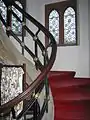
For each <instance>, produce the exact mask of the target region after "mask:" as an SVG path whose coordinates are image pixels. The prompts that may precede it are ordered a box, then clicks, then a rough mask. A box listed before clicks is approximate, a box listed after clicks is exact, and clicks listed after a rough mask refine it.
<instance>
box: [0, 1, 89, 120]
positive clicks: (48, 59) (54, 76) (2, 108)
mask: <svg viewBox="0 0 90 120" xmlns="http://www.w3.org/2000/svg"><path fill="white" fill-rule="evenodd" d="M2 1H3V2H4V4H5V6H6V7H7V11H6V12H7V20H6V21H5V20H4V19H3V16H2V15H1V14H0V20H1V21H2V23H3V25H4V26H5V28H6V33H5V32H4V31H3V29H2V28H0V33H1V36H2V42H1V40H0V44H1V43H3V44H2V45H4V46H3V47H5V50H6V51H4V52H5V53H6V55H7V56H8V58H9V60H10V61H11V63H12V64H6V63H5V64H2V63H0V87H1V84H2V83H3V82H1V81H2V73H3V68H5V69H8V68H22V69H23V72H24V73H23V77H22V88H23V89H22V92H21V93H19V94H18V95H17V96H16V97H14V98H13V99H11V100H9V101H8V102H6V101H4V104H1V95H0V120H13V119H14V120H43V119H44V120H50V119H51V116H52V115H53V113H52V114H47V113H49V112H50V109H49V105H50V104H48V102H51V96H50V93H49V85H50V88H51V92H52V96H53V101H54V120H90V115H89V111H90V78H75V77H74V76H75V72H74V71H68V72H67V71H61V72H60V71H58V72H57V71H52V72H50V70H51V68H52V66H53V64H54V61H55V58H56V51H57V45H56V42H55V40H54V38H53V36H52V35H51V34H50V32H49V31H48V30H47V29H46V28H45V27H44V26H42V25H41V24H40V23H39V22H38V21H37V20H36V19H35V18H33V17H32V16H31V15H29V14H28V13H27V12H25V11H24V10H23V9H22V8H20V7H19V6H18V5H17V4H16V3H15V1H14V0H2ZM12 6H13V7H15V9H17V10H18V11H19V12H21V13H22V14H23V16H24V18H25V19H26V21H28V22H31V24H33V25H34V27H36V31H34V32H33V31H32V30H31V29H30V28H29V27H28V26H27V25H26V24H25V22H24V21H23V20H21V19H20V18H19V17H18V16H17V14H16V13H15V12H14V11H13V9H12ZM12 15H13V16H14V17H15V18H16V19H17V20H18V21H19V22H20V23H21V25H22V36H21V39H20V38H19V37H18V36H17V35H16V34H15V33H14V32H13V31H12V29H11V26H10V25H11V17H12ZM24 30H25V31H26V32H27V34H29V35H30V39H28V41H29V40H30V41H32V42H33V45H34V50H32V49H31V48H29V46H27V45H26V44H25V36H24V32H23V31H24ZM1 31H2V32H1ZM41 34H42V36H44V37H47V38H48V39H50V43H49V44H48V45H47V46H45V45H44V44H43V43H42V39H40V38H39V36H40V35H41ZM10 36H12V37H13V38H14V39H15V40H16V41H17V42H18V43H19V45H20V46H21V49H22V52H21V53H22V54H21V53H20V52H19V51H18V50H17V49H16V48H15V46H14V45H13V43H12V42H10V39H9V37H10ZM6 48H7V49H6ZM11 48H12V49H11ZM38 48H39V49H38ZM49 48H50V51H51V53H48V49H49ZM0 52H1V51H0ZM25 52H27V53H28V54H29V55H30V57H31V58H32V61H33V63H32V62H31V61H30V60H29V59H27V58H26V57H25V56H24V55H25ZM39 54H40V55H41V56H42V58H43V60H41V59H40V58H39ZM2 55H3V54H2ZM12 56H13V57H12ZM5 77H6V76H5ZM17 81H18V80H17ZM6 84H7V83H6ZM5 87H6V86H5ZM43 91H44V94H43ZM1 92H2V91H1V89H0V93H1ZM15 92H16V91H15ZM41 94H43V95H41ZM40 99H41V101H42V105H41V102H40V101H39V100H40ZM21 103H22V104H21ZM20 104H21V107H22V109H21V110H20V112H19V113H18V114H16V109H15V108H16V106H17V105H20ZM44 115H46V116H48V115H50V116H49V117H47V118H44ZM51 120H53V119H51Z"/></svg>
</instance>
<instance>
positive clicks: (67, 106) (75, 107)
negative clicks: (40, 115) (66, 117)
mask: <svg viewBox="0 0 90 120" xmlns="http://www.w3.org/2000/svg"><path fill="white" fill-rule="evenodd" d="M54 108H55V110H60V111H61V110H62V111H68V110H71V111H73V110H75V111H86V110H89V109H90V103H89V104H87V103H84V104H78V103H77V104H72V103H69V104H62V103H61V104H57V103H56V104H55V105H54Z"/></svg>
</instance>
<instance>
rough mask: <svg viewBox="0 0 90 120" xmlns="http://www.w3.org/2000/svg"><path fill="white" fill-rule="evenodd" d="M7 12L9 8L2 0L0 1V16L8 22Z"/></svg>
mask: <svg viewBox="0 0 90 120" xmlns="http://www.w3.org/2000/svg"><path fill="white" fill-rule="evenodd" d="M6 11H7V8H6V6H5V4H4V2H3V1H2V0H0V14H1V15H2V17H3V18H4V20H5V21H6V15H7V14H6Z"/></svg>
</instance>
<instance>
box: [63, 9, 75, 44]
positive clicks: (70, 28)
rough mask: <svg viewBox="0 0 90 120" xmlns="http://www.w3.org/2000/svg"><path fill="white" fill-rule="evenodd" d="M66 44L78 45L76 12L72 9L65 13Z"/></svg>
mask: <svg viewBox="0 0 90 120" xmlns="http://www.w3.org/2000/svg"><path fill="white" fill-rule="evenodd" d="M64 43H65V44H70V43H76V25H75V11H74V9H73V8H71V7H69V8H67V9H66V11H65V13H64Z"/></svg>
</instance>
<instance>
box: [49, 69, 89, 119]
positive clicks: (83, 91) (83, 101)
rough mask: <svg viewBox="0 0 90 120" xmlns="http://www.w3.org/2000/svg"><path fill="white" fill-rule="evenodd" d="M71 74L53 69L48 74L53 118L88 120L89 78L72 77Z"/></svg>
mask: <svg viewBox="0 0 90 120" xmlns="http://www.w3.org/2000/svg"><path fill="white" fill-rule="evenodd" d="M72 74H73V72H71V75H70V72H68V71H67V72H64V71H63V74H62V72H59V71H58V72H56V71H54V72H51V73H50V75H49V83H50V86H51V90H52V95H53V100H54V111H55V113H54V114H55V115H54V120H90V78H74V76H73V77H72ZM73 75H74V74H73Z"/></svg>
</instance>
